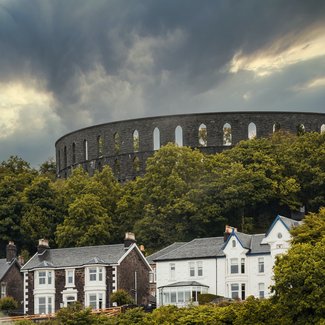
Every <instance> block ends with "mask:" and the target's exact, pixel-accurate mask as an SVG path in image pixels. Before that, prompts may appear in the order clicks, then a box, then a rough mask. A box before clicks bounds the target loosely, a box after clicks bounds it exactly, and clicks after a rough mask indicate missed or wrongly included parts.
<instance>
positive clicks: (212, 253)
mask: <svg viewBox="0 0 325 325" xmlns="http://www.w3.org/2000/svg"><path fill="white" fill-rule="evenodd" d="M223 245H224V239H223V237H210V238H198V239H193V240H192V241H190V242H188V243H186V244H184V245H182V246H180V247H178V248H176V249H174V250H172V251H171V252H169V253H167V254H164V255H161V256H159V257H158V258H156V259H155V261H164V260H178V259H191V258H209V257H216V256H223V255H224V254H223V251H222V248H223Z"/></svg>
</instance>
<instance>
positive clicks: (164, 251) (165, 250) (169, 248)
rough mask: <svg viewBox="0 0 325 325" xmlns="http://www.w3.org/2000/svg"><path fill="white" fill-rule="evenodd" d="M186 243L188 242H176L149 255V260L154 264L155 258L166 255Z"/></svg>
mask: <svg viewBox="0 0 325 325" xmlns="http://www.w3.org/2000/svg"><path fill="white" fill-rule="evenodd" d="M184 244H186V242H175V243H173V244H171V245H169V246H167V247H165V248H163V249H161V250H159V251H157V252H155V253H153V254H151V255H149V256H147V257H146V259H147V261H148V263H149V264H153V263H154V260H155V259H156V258H158V257H160V256H162V255H165V254H167V253H169V252H171V251H173V250H174V249H176V248H178V247H181V246H183V245H184Z"/></svg>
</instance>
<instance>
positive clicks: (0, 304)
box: [0, 297, 18, 311]
mask: <svg viewBox="0 0 325 325" xmlns="http://www.w3.org/2000/svg"><path fill="white" fill-rule="evenodd" d="M17 308H18V302H17V301H16V300H15V299H14V298H13V297H3V298H1V299H0V310H2V311H9V310H15V309H17Z"/></svg>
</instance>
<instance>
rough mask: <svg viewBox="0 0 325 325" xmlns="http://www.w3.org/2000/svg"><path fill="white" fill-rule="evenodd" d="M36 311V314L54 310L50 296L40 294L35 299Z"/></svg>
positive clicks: (48, 312) (49, 312)
mask: <svg viewBox="0 0 325 325" xmlns="http://www.w3.org/2000/svg"><path fill="white" fill-rule="evenodd" d="M36 301H37V305H36V313H38V314H51V313H53V312H54V308H53V302H54V299H53V297H52V296H41V297H38V298H37V299H36Z"/></svg>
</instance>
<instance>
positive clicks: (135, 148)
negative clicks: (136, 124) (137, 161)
mask: <svg viewBox="0 0 325 325" xmlns="http://www.w3.org/2000/svg"><path fill="white" fill-rule="evenodd" d="M139 148H140V138H139V131H138V130H134V132H133V151H134V152H138V151H139Z"/></svg>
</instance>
